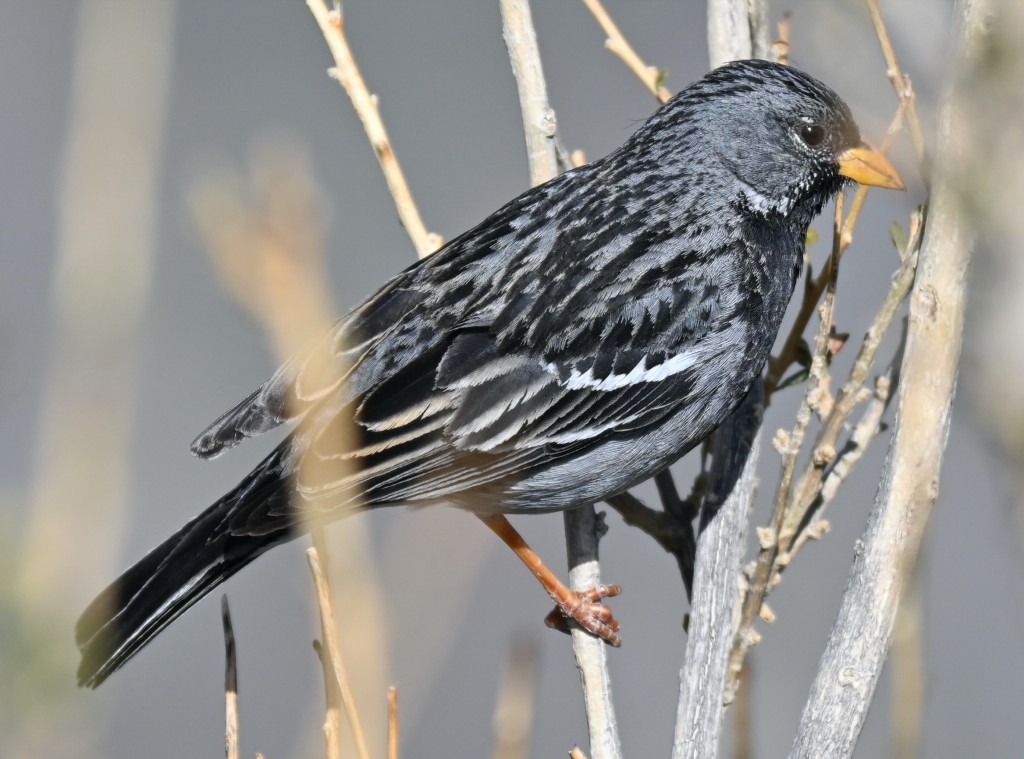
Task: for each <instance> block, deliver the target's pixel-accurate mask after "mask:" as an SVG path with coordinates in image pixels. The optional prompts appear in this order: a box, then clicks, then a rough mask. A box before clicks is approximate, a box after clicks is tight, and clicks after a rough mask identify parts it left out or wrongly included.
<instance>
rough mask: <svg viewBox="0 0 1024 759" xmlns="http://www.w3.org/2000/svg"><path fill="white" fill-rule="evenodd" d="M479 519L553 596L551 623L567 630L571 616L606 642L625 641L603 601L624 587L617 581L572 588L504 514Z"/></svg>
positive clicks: (549, 618)
mask: <svg viewBox="0 0 1024 759" xmlns="http://www.w3.org/2000/svg"><path fill="white" fill-rule="evenodd" d="M478 516H479V515H478ZM480 521H481V522H483V523H484V524H485V525H487V526H488V527H490V528H491V529H492V530H493V531H494V533H495V534H496V535H497V536H498V537H499V538H501V539H502V540H503V541H504V542H505V545H507V546H508V547H509V548H511V549H512V551H513V552H514V553H515V555H516V556H518V557H519V559H520V561H522V562H523V564H525V565H526V567H527V569H529V570H530V571H531V572H533V576H534V577H536V578H537V579H538V580H539V581H540V584H541V585H542V586H543V587H544V590H546V591H547V594H548V595H549V596H551V598H552V599H553V600H554V602H555V606H556V608H555V611H554V612H552V613H551V614H549V615H548V617H547V619H545V620H544V621H545V623H546V624H547V625H548V627H554V628H556V629H560V630H562V631H563V632H568V628H567V626H566V624H565V621H566V620H568V619H571V620H574V621H575V622H577V623H578V624H579V625H580V627H582V628H583V629H584V630H587V631H588V632H590V633H592V634H593V635H596V636H597V637H598V638H601V639H602V640H604V641H605V642H606V643H609V644H610V645H613V646H616V647H617V646H621V645H622V639H621V638H619V634H618V630H619V623H618V621H617V620H616V619H615V617H614V616H612V610H611V609H610V608H608V607H607V606H602V605H601V603H600V601H601V599H603V598H610V597H612V596H617V595H619V593H621V592H622V588H620V587H619V586H618V585H598V586H597V587H595V588H588V589H587V590H584V591H582V592H577V591H575V590H572V589H570V588H569V587H567V586H566V585H565V584H564V583H562V581H561V580H559V579H558V577H556V576H555V573H554V572H552V571H551V570H550V569H548V567H547V565H546V564H545V563H544V562H543V561H541V558H540V556H538V555H537V554H536V553H535V552H534V550H533V549H532V548H530V546H528V545H527V544H526V541H525V540H523V537H522V535H520V534H519V533H518V532H516V529H515V528H514V527H513V526H512V525H511V524H510V523H509V521H508V520H507V519H506V518H505V517H504V516H502V515H501V514H498V515H495V516H481V517H480Z"/></svg>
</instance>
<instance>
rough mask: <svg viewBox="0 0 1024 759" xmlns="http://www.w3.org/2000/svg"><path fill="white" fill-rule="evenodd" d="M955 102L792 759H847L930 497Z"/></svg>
mask: <svg viewBox="0 0 1024 759" xmlns="http://www.w3.org/2000/svg"><path fill="white" fill-rule="evenodd" d="M982 4H983V3H982V2H973V1H972V0H959V1H958V2H957V6H956V16H957V19H958V27H959V35H960V44H959V53H960V56H959V57H960V59H961V62H962V61H963V60H964V59H966V58H969V57H970V56H971V55H972V54H973V52H974V48H975V46H976V43H977V40H978V38H979V37H980V36H981V34H982V29H983V15H984V14H983V12H982V9H981V7H980V6H981V5H982ZM960 97H961V93H960V92H959V91H958V90H957V88H955V87H951V88H950V90H949V91H948V92H947V94H946V96H945V97H944V99H943V102H942V104H941V107H940V112H939V120H938V124H939V126H938V134H937V140H936V155H937V156H938V157H939V161H938V164H937V166H936V177H935V187H934V194H933V201H932V205H931V212H930V215H929V219H928V228H927V230H926V231H925V236H924V242H923V244H922V247H921V254H920V265H919V268H918V273H917V279H916V282H915V283H914V289H913V292H912V294H911V300H910V325H909V330H908V336H907V347H906V352H905V356H904V360H903V368H902V375H903V376H902V381H901V382H900V387H899V393H898V405H897V412H896V428H895V432H894V435H893V439H892V442H891V444H890V446H889V453H888V455H887V457H886V461H885V466H884V469H883V474H882V482H881V485H880V486H879V491H878V494H877V496H876V499H875V506H874V509H873V510H872V512H871V516H870V517H869V520H868V525H867V528H866V530H865V533H864V538H863V540H862V544H861V546H862V547H861V549H860V550H859V551H858V553H857V556H856V558H855V560H854V565H853V569H852V573H851V577H850V581H849V583H848V585H847V589H846V592H845V593H844V595H843V600H842V604H841V606H840V609H839V614H838V616H837V619H836V622H835V625H834V626H833V629H832V633H831V635H830V636H829V641H828V645H827V647H826V649H825V653H824V655H823V656H822V661H821V665H820V667H819V669H818V674H817V677H816V678H815V681H814V684H813V685H812V687H811V693H810V696H809V698H808V701H807V704H806V706H805V707H804V712H803V716H802V718H801V723H800V728H799V731H798V734H797V738H796V741H795V742H794V745H793V750H792V753H791V754H790V756H792V757H815V756H832V757H846V756H850V755H851V754H852V753H853V748H854V745H855V744H856V740H857V737H858V735H859V734H860V730H861V727H862V726H863V724H864V719H865V717H866V715H867V710H868V706H869V705H870V703H871V699H872V696H873V695H874V691H875V687H876V685H877V683H878V678H879V676H880V674H881V670H882V665H883V663H884V661H885V655H886V652H887V650H888V648H889V643H890V641H891V639H892V631H893V625H894V620H895V617H896V610H897V608H898V605H899V602H900V597H901V595H902V593H903V589H904V586H905V584H906V580H907V577H908V575H909V573H910V571H911V569H912V568H913V566H914V564H915V563H916V560H917V554H918V550H919V548H920V545H921V538H922V534H923V530H924V528H925V525H926V524H927V520H928V516H929V514H930V512H931V508H932V506H933V505H934V503H935V499H936V497H937V495H938V482H939V470H940V467H941V464H942V454H943V450H944V448H945V443H946V437H947V434H948V432H949V421H950V409H951V405H952V400H953V393H954V389H955V386H956V375H957V363H958V361H959V357H960V346H961V339H962V330H963V317H964V290H965V285H966V274H967V267H968V263H969V260H970V253H971V249H972V247H973V233H972V231H971V230H970V229H969V227H968V221H967V216H966V214H965V212H964V211H963V209H962V208H961V206H960V197H959V195H958V189H957V187H956V186H955V185H954V183H953V181H951V180H952V178H953V177H954V176H955V175H956V172H957V170H958V169H961V168H962V156H963V153H964V138H963V131H964V130H963V129H962V124H963V121H964V119H965V118H966V114H965V113H964V110H963V109H962V108H961V107H960V102H959V101H960Z"/></svg>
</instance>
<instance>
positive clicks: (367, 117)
mask: <svg viewBox="0 0 1024 759" xmlns="http://www.w3.org/2000/svg"><path fill="white" fill-rule="evenodd" d="M306 5H307V6H309V10H310V12H312V14H313V17H314V18H315V19H316V22H317V24H319V26H320V31H321V32H322V33H323V35H324V39H325V40H326V41H327V46H328V47H329V48H330V49H331V55H332V56H334V68H332V69H330V71H329V73H330V75H331V77H332V78H334V79H337V80H338V82H339V83H340V84H341V86H342V87H343V88H344V89H345V92H346V93H347V94H348V97H349V99H350V100H351V101H352V105H353V107H354V108H355V109H356V113H357V114H358V115H359V120H360V121H362V122H363V128H364V129H365V130H366V136H367V137H368V138H369V139H370V145H371V146H372V147H373V152H374V153H375V154H376V156H377V160H378V161H379V162H380V168H381V170H382V171H383V172H384V178H385V180H386V181H387V183H388V189H389V190H391V195H392V197H393V198H394V199H395V207H396V208H397V209H398V217H399V219H401V221H402V226H403V227H405V231H406V232H407V233H408V235H409V237H410V238H411V239H412V244H413V246H415V248H416V253H417V254H418V255H419V257H420V258H425V257H427V256H429V255H430V254H431V253H433V252H434V251H435V250H437V249H438V248H439V247H441V245H442V243H443V240H442V239H441V237H440V236H438V235H436V234H433V233H431V232H429V231H428V230H427V228H426V226H425V225H424V223H423V219H422V218H420V212H419V210H418V209H417V208H416V204H415V203H414V202H413V199H412V193H411V192H410V191H409V185H408V183H407V182H406V181H405V174H403V173H402V168H401V166H399V165H398V158H396V157H395V151H394V150H393V149H392V147H391V141H390V140H389V139H388V133H387V130H385V129H384V121H383V119H381V116H380V108H379V107H378V103H377V97H376V96H375V95H372V94H370V90H369V89H368V88H367V86H366V82H365V81H364V80H363V76H362V74H360V73H359V67H358V66H357V65H356V59H355V57H354V56H353V55H352V49H351V48H350V47H349V45H348V40H347V39H345V32H344V21H343V16H342V13H341V9H340V8H335V9H333V10H328V8H327V5H326V4H325V3H324V0H306Z"/></svg>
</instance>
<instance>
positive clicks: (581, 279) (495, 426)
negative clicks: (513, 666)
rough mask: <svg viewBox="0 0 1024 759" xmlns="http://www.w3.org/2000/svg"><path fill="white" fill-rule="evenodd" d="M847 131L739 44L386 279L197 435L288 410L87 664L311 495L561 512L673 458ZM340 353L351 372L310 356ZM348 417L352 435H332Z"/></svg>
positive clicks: (209, 450)
mask: <svg viewBox="0 0 1024 759" xmlns="http://www.w3.org/2000/svg"><path fill="white" fill-rule="evenodd" d="M859 144H860V136H859V133H858V131H857V127H856V125H855V124H854V122H853V119H852V118H851V116H850V112H849V109H848V108H847V107H846V105H845V104H844V103H843V102H842V100H841V99H840V98H839V97H838V96H837V95H836V94H835V93H834V92H832V91H831V90H830V89H828V88H827V87H826V86H824V85H823V84H821V83H820V82H818V81H816V80H814V79H813V78H811V77H809V76H807V75H806V74H803V73H801V72H799V71H796V70H794V69H792V68H787V67H784V66H779V65H775V64H770V63H765V62H758V61H746V62H738V63H733V64H729V65H727V66H723V67H722V68H719V69H717V70H715V71H713V72H712V73H710V74H708V75H707V76H706V77H704V78H703V79H702V80H700V81H699V82H697V83H695V84H693V85H691V86H690V87H688V88H687V89H685V90H684V91H683V92H681V93H680V94H679V95H678V96H676V97H675V98H673V99H672V100H671V101H670V102H669V103H667V104H666V105H665V106H663V107H662V108H661V109H659V110H658V112H657V113H656V114H655V115H654V116H652V117H651V118H650V120H648V121H647V123H646V124H644V126H643V127H641V128H640V129H639V130H638V131H637V132H636V134H635V135H633V136H632V137H631V138H630V139H629V140H628V141H627V142H626V143H625V144H624V145H623V146H622V147H621V148H619V149H618V150H616V151H615V152H613V153H612V154H610V155H608V156H607V157H605V158H603V159H601V160H599V161H596V162H594V163H592V164H590V165H587V166H584V167H582V168H578V169H574V170H573V171H570V172H567V173H565V174H563V175H562V176H560V177H558V178H556V179H554V180H552V181H550V182H548V183H547V184H544V185H542V186H540V187H537V188H534V189H532V190H529V191H527V192H526V193H524V194H523V195H521V196H519V197H518V198H516V199H515V200H513V201H511V202H510V203H508V204H507V205H505V206H504V207H502V208H501V209H499V210H498V211H496V212H495V213H494V214H492V215H491V216H489V217H488V218H487V219H485V220H484V221H483V222H482V223H481V224H479V225H478V226H477V227H475V228H473V229H471V230H469V231H468V232H466V233H464V234H462V235H460V236H459V237H457V238H455V239H454V240H452V241H451V242H449V243H448V244H447V245H446V246H445V247H444V248H443V249H442V250H440V251H438V252H437V253H436V254H434V255H433V256H432V257H430V258H428V259H426V260H424V261H420V262H418V263H416V264H415V265H413V266H412V267H410V268H409V269H407V270H406V271H404V272H402V273H401V274H399V275H398V276H396V277H395V278H393V279H392V280H391V281H390V282H388V283H387V284H386V285H385V286H384V287H383V288H381V289H380V290H379V291H378V292H377V293H375V294H374V295H373V296H371V297H370V298H369V299H367V300H366V301H365V302H364V303H363V304H362V305H360V306H359V307H358V308H356V309H355V310H354V311H352V312H351V313H350V314H349V315H348V316H346V317H345V318H344V319H342V320H341V321H339V322H338V323H337V324H336V325H335V327H334V328H333V329H332V330H331V331H330V332H329V333H328V334H326V335H325V336H324V338H323V340H322V341H321V343H320V344H319V345H318V346H317V347H316V348H315V349H313V350H312V351H311V352H310V353H309V354H306V355H303V356H298V357H296V358H294V359H292V360H291V361H290V362H288V363H287V364H286V365H285V366H283V367H282V368H281V369H280V370H279V371H278V372H277V373H276V374H275V375H274V377H273V378H272V379H271V380H270V381H269V382H267V383H266V384H265V385H263V386H262V387H261V388H259V389H258V390H256V391H255V392H254V393H253V394H252V395H250V396H249V397H248V398H246V399H245V400H244V401H242V402H241V403H239V404H238V405H237V406H236V407H235V408H233V409H231V410H230V411H229V412H227V413H226V414H225V415H224V416H223V417H221V418H220V419H218V420H217V421H216V422H215V423H214V424H213V425H212V426H211V427H210V428H209V429H208V430H207V431H206V432H204V433H203V434H202V435H201V436H200V437H199V438H198V439H197V440H196V441H195V443H194V444H193V448H192V450H193V452H194V453H195V454H196V455H198V456H200V457H202V458H210V457H213V456H216V455H218V454H220V453H222V452H223V451H224V450H225V449H226V448H229V447H231V446H233V445H235V444H237V443H238V442H240V441H241V440H243V439H244V438H247V437H250V436H252V435H256V434H259V433H262V432H265V431H267V430H270V429H272V428H274V427H277V426H278V425H280V424H282V423H283V422H299V421H301V423H300V424H299V426H298V427H297V428H296V430H295V431H294V432H292V433H291V434H290V435H289V436H288V437H286V438H285V440H284V441H283V442H282V443H281V444H280V446H279V447H278V448H277V449H276V450H275V451H274V452H273V453H272V454H271V455H270V456H269V457H268V458H267V459H265V460H264V461H263V462H262V463H261V464H260V465H259V466H258V467H257V468H256V469H255V470H254V471H253V472H252V473H251V474H250V475H249V476H248V477H247V478H246V479H245V480H244V481H243V482H242V483H240V484H239V485H238V486H237V487H236V488H235V489H234V490H233V491H231V492H230V493H229V494H228V495H226V496H225V497H224V498H222V499H221V500H220V501H218V502H217V503H215V504H214V505H213V506H211V507H210V508H209V509H208V510H207V511H205V512H204V513H203V514H201V515H199V516H198V517H197V518H196V519H195V520H193V521H192V522H190V523H189V524H188V525H186V526H185V527H184V528H183V529H182V530H181V531H179V533H178V534H177V535H175V536H173V537H172V538H170V539H169V540H168V541H167V542H165V543H164V544H163V545H161V546H160V547H158V548H157V549H155V550H154V551H153V552H152V553H150V554H149V556H147V557H146V558H144V559H143V560H142V561H141V562H140V563H139V564H137V565H136V566H135V567H133V568H132V569H130V570H128V572H126V573H125V575H123V576H122V577H121V578H120V579H119V580H117V581H116V582H115V583H114V584H113V585H111V587H110V588H108V589H107V590H106V591H104V593H103V594H102V595H101V596H100V597H99V598H98V599H97V600H96V601H95V602H94V603H93V604H92V605H91V606H90V607H89V609H87V610H86V612H85V613H84V614H83V616H82V618H81V620H80V621H79V623H78V627H77V631H76V632H77V640H78V644H79V646H80V647H81V649H82V656H83V658H82V665H81V668H80V670H79V679H80V682H82V683H84V684H88V685H91V686H95V685H98V684H99V683H100V682H102V681H103V680H104V679H105V678H106V677H107V676H109V675H110V674H111V673H112V672H113V671H114V670H116V669H117V668H118V667H120V666H121V665H122V664H123V663H124V662H125V661H126V660H127V659H129V658H130V657H131V656H132V655H134V654H135V653H136V652H137V651H138V650H139V649H140V648H141V647H142V646H144V645H145V644H146V643H147V642H148V641H149V640H150V639H151V638H152V637H153V636H154V635H156V634H157V633H158V632H159V631H160V630H161V629H163V627H164V626H166V625H167V624H169V623H170V622H171V621H173V619H174V618H176V617H177V616H178V615H179V614H181V613H182V612H183V611H184V610H185V609H187V608H188V607H189V606H191V605H192V604H193V603H194V602H195V601H197V600H198V599H199V598H201V597H202V596H203V595H204V594H205V593H207V592H208V591H209V590H210V589H212V588H213V587H214V586H216V585H217V584H219V583H220V582H222V581H223V580H225V579H226V578H227V577H229V576H230V575H231V574H233V573H234V572H236V571H237V570H238V569H240V568H241V567H242V566H244V565H245V564H247V563H248V562H249V561H251V560H252V559H253V558H255V557H256V556H258V555H259V554H260V553H262V552H263V551H265V550H267V549H268V548H270V547H272V546H274V545H277V544H279V543H281V542H283V541H286V540H288V539H290V538H292V537H295V536H296V535H298V534H300V531H301V525H302V520H303V518H304V514H307V513H309V514H314V515H316V518H321V515H324V516H325V517H327V518H334V517H339V516H342V515H344V514H346V513H349V512H350V511H351V510H352V509H353V508H354V507H356V506H358V505H369V506H377V505H389V504H395V503H432V502H443V503H450V504H454V505H456V506H459V507H462V508H466V509H471V510H475V511H478V512H484V513H494V512H506V513H508V512H538V511H549V510H553V509H565V508H571V507H574V506H579V505H581V504H586V503H592V502H595V501H598V500H601V499H604V498H607V497H609V496H611V495H614V494H616V493H619V492H622V491H623V490H625V489H626V488H628V487H630V486H632V485H635V484H636V483H638V482H640V481H642V480H644V479H646V478H648V477H650V476H652V475H654V474H655V473H657V472H658V471H659V470H661V469H662V468H664V467H665V466H667V465H668V464H670V463H672V462H673V461H674V460H676V459H677V458H679V457H680V456H681V455H683V454H684V453H685V452H686V451H688V450H689V449H691V448H692V447H693V446H694V445H696V444H698V443H699V442H700V441H701V440H702V439H704V438H705V437H706V436H707V435H708V434H709V433H711V432H712V431H713V430H714V428H715V427H716V426H717V425H718V424H719V423H720V422H721V421H722V420H723V419H724V418H725V417H726V416H727V415H728V414H729V412H730V411H731V410H732V409H733V408H734V407H735V406H736V405H737V404H738V403H739V401H740V400H741V399H742V398H743V396H744V395H745V394H746V392H747V390H748V389H749V387H750V385H751V383H752V382H753V381H754V379H755V378H756V377H757V376H758V375H759V373H760V372H761V370H762V368H763V366H764V363H765V361H766V359H767V357H768V353H769V350H770V348H771V345H772V343H773V341H774V339H775V337H776V334H777V332H778V330H779V326H780V323H781V320H782V318H783V314H784V312H785V310H786V306H787V304H788V302H789V299H790V296H791V295H792V292H793V287H794V284H795V282H796V278H797V275H798V273H799V270H800V264H801V258H802V255H803V244H804V238H805V235H806V232H807V227H808V224H809V223H810V221H811V219H812V217H813V216H814V215H815V214H817V213H818V212H819V211H820V210H821V207H822V205H823V204H824V203H825V202H826V201H827V200H828V199H829V198H830V197H831V196H833V195H834V194H835V193H836V192H837V191H838V189H839V188H840V186H841V185H842V183H843V181H845V180H844V178H843V177H842V176H841V175H840V173H839V165H838V163H837V155H839V153H840V152H841V151H843V150H844V149H847V148H850V147H854V146H857V145H859ZM334 357H339V360H338V361H337V362H334V363H335V365H336V366H338V367H339V371H340V372H341V373H342V374H344V378H343V380H342V379H337V378H336V377H335V380H336V381H331V382H327V383H325V382H324V381H323V379H322V376H323V375H322V373H318V372H312V371H308V366H309V365H310V364H311V363H313V364H316V365H318V366H322V365H323V363H324V359H325V358H329V359H331V360H332V361H333V359H334ZM353 421H354V422H355V424H354V425H352V422H353ZM350 426H352V427H353V428H354V429H355V430H356V435H355V437H356V438H357V439H356V440H355V441H354V442H353V440H352V437H353V436H352V435H347V436H346V435H339V434H335V433H337V432H338V430H339V429H344V428H348V427H350ZM311 457H312V458H313V459H320V460H324V461H332V460H334V461H346V462H349V463H350V464H351V465H353V467H354V468H353V470H352V471H351V472H350V473H349V474H348V475H347V476H342V475H339V476H338V477H335V478H328V479H327V480H320V479H318V480H316V481H313V480H312V479H310V478H308V477H307V475H306V472H307V469H306V468H305V467H303V468H302V469H301V470H300V467H299V464H300V462H302V461H304V460H305V461H307V462H308V461H310V460H311ZM317 471H322V469H319V468H318V469H317ZM293 477H294V481H293ZM296 492H297V494H298V497H293V495H294V493H296Z"/></svg>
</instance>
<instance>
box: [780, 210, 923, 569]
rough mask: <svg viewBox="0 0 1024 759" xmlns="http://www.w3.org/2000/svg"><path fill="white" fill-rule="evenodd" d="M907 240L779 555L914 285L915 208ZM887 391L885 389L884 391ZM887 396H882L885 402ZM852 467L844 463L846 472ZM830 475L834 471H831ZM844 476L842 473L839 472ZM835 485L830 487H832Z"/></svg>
mask: <svg viewBox="0 0 1024 759" xmlns="http://www.w3.org/2000/svg"><path fill="white" fill-rule="evenodd" d="M910 227H911V238H910V240H909V243H908V246H907V250H906V252H905V257H904V261H903V265H902V266H901V267H900V268H899V270H898V271H897V272H896V275H895V276H894V277H893V281H892V285H891V286H890V288H889V292H888V294H887V295H886V298H885V300H884V301H883V303H882V306H881V308H879V310H878V313H877V314H875V318H874V320H873V321H872V322H871V326H870V327H869V328H868V331H867V333H866V334H865V335H864V342H863V343H862V344H861V347H860V350H859V351H858V352H857V357H856V359H855V360H854V362H853V366H852V367H851V369H850V375H849V378H848V379H847V381H846V382H845V383H844V384H843V387H842V388H840V390H839V393H838V395H837V396H836V400H835V402H834V403H833V404H832V407H831V409H830V410H829V413H828V414H827V415H825V418H824V421H823V423H822V425H821V429H820V430H819V431H818V435H817V437H816V438H815V441H814V447H813V451H814V453H813V455H812V456H811V460H810V461H809V462H808V464H807V467H806V468H805V470H804V472H803V474H802V475H801V477H800V480H799V482H798V483H797V486H796V488H795V490H794V491H793V495H792V497H791V498H790V502H789V503H788V504H787V508H786V511H787V513H786V515H785V518H784V521H783V525H782V529H781V530H780V532H779V544H780V550H781V551H782V552H787V551H789V549H790V546H791V544H792V542H793V540H794V538H795V537H796V535H797V533H798V531H799V530H800V527H801V525H804V524H805V523H806V521H807V515H808V513H809V511H810V509H811V508H812V506H813V505H814V503H815V499H816V497H817V496H818V493H819V492H820V491H821V487H822V480H823V479H824V476H825V472H826V471H827V470H828V467H830V466H831V465H832V464H833V462H834V461H835V458H836V446H837V445H838V441H839V436H840V435H841V434H842V432H843V430H844V429H845V427H846V424H847V421H848V420H849V418H850V415H851V414H852V413H853V410H854V408H855V407H856V406H857V404H858V403H859V402H861V401H862V400H866V399H867V398H868V397H870V394H864V383H865V382H866V381H867V378H868V373H869V372H870V371H871V367H872V366H873V365H874V361H875V356H876V354H877V352H878V348H879V346H880V345H881V343H882V338H884V337H885V335H886V334H887V333H888V331H889V328H890V326H891V325H892V322H893V320H894V319H895V317H896V313H897V312H898V310H899V308H900V307H901V306H902V305H903V301H904V300H905V299H906V297H907V294H908V293H909V292H910V288H911V286H912V285H913V282H914V273H915V271H916V270H917V259H918V246H919V244H920V241H921V233H922V230H923V228H924V210H923V209H921V208H919V209H917V210H916V211H915V212H914V215H913V216H912V218H911V225H910ZM886 391H888V388H886ZM887 398H888V395H886V399H887ZM851 465H852V462H851V461H847V464H846V466H847V468H848V467H849V466H851ZM833 471H834V470H833ZM842 474H844V475H845V470H844V471H843V472H842ZM837 485H838V483H834V487H835V486H837Z"/></svg>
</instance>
